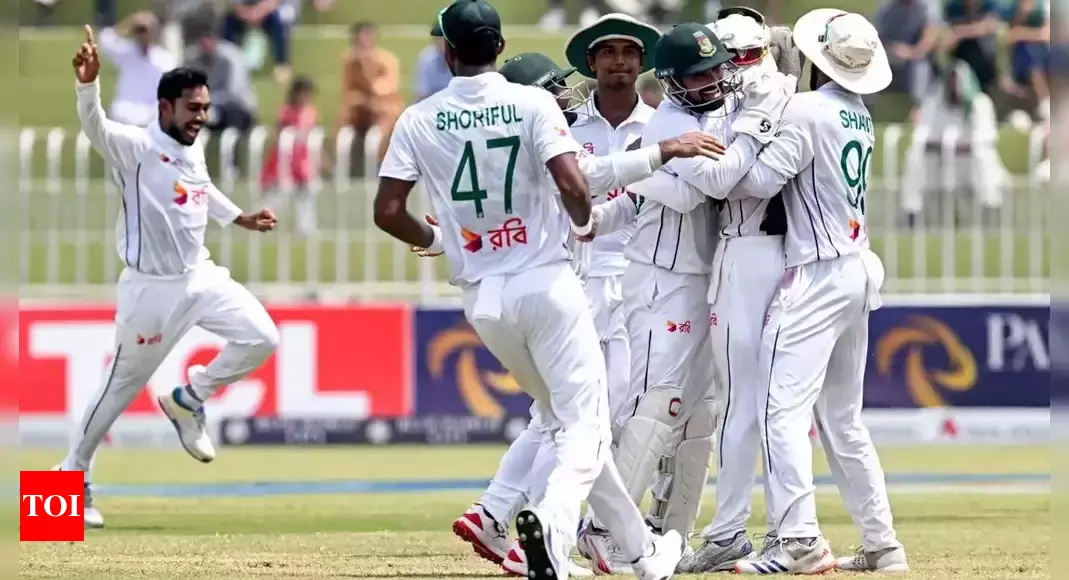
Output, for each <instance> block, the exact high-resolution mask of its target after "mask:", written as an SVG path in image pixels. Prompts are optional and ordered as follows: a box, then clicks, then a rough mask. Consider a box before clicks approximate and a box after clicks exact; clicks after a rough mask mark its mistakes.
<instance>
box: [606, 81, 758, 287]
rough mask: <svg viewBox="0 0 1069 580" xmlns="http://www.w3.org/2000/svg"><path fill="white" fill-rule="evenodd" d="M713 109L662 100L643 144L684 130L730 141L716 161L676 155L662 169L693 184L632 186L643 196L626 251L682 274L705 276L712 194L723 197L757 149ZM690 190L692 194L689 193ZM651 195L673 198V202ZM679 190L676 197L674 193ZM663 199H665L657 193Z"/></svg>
mask: <svg viewBox="0 0 1069 580" xmlns="http://www.w3.org/2000/svg"><path fill="white" fill-rule="evenodd" d="M716 115H717V113H715V112H714V113H712V114H707V115H697V114H694V113H692V112H690V111H687V110H685V109H682V108H680V107H679V106H678V105H676V104H675V103H673V102H671V101H670V100H668V99H665V100H664V101H663V102H661V105H660V106H659V107H657V110H656V112H654V114H653V117H652V118H651V119H650V121H649V123H648V124H647V126H646V131H645V132H644V133H643V136H642V142H643V144H649V143H653V142H656V141H660V140H662V139H667V138H671V137H678V136H679V135H682V134H683V133H685V132H687V131H697V130H701V131H705V132H708V133H711V134H713V135H716V136H717V137H718V138H720V140H721V141H722V142H724V143H731V145H730V147H729V148H728V152H727V154H726V155H724V156H723V157H722V158H721V159H719V160H715V161H714V160H710V159H698V158H696V159H675V160H672V161H670V162H669V163H668V164H667V165H666V166H665V167H664V168H662V169H661V171H663V172H665V173H667V174H668V175H669V176H671V177H673V178H674V179H678V180H681V181H686V182H687V183H688V184H689V185H691V186H692V187H680V188H667V189H662V188H657V189H658V191H656V192H651V191H649V190H648V189H647V188H646V187H643V185H649V184H652V183H657V182H658V181H661V180H660V179H658V177H661V176H657V177H655V178H653V179H651V180H647V181H646V182H643V184H636V185H635V186H634V187H633V190H634V191H635V192H636V193H638V194H640V195H642V196H643V197H644V200H643V203H642V206H641V209H640V210H639V214H638V227H637V229H636V232H635V234H634V236H632V238H631V242H630V243H629V244H628V245H627V249H626V250H625V252H624V255H625V257H626V258H627V259H629V260H631V261H634V262H638V263H641V264H650V265H654V266H657V267H660V268H665V269H668V270H672V271H674V272H679V273H682V274H708V273H709V271H710V265H711V263H712V257H713V249H714V243H715V236H716V224H717V216H716V208H715V205H714V200H713V199H711V198H717V199H724V198H726V197H727V196H728V194H729V193H730V192H731V190H732V188H734V187H735V185H736V184H737V183H738V181H739V180H740V179H741V178H742V176H743V175H745V172H746V171H747V170H748V169H749V168H750V166H751V165H753V163H754V160H755V159H756V157H757V152H758V150H759V148H760V146H759V143H758V142H757V141H756V140H754V139H752V138H751V137H749V136H748V135H739V136H737V137H736V138H735V141H734V142H732V141H730V140H729V139H728V137H729V136H730V135H729V134H727V133H726V132H725V129H727V127H728V126H729V125H730V121H729V120H728V119H725V118H724V117H722V116H716ZM688 192H692V193H690V194H688ZM647 193H651V194H654V196H655V197H661V195H662V194H663V195H666V196H672V197H676V198H680V196H682V197H681V198H680V199H675V200H674V202H673V203H672V204H671V206H670V205H669V204H667V203H662V201H653V200H652V199H651V198H650V196H648V195H646V194H647ZM677 194H678V195H677ZM661 199H662V200H663V201H666V200H665V198H663V197H661Z"/></svg>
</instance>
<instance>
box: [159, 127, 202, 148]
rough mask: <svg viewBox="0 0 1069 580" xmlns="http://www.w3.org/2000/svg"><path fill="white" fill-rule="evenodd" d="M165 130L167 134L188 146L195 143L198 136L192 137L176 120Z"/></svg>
mask: <svg viewBox="0 0 1069 580" xmlns="http://www.w3.org/2000/svg"><path fill="white" fill-rule="evenodd" d="M163 132H164V133H166V134H167V136H168V137H170V138H171V139H174V140H175V141H178V142H179V143H181V144H182V145H185V146H186V147H189V146H190V145H193V143H194V142H195V141H196V138H193V139H190V138H189V135H188V134H187V133H186V132H185V131H183V130H182V128H181V127H179V126H178V123H175V122H174V121H172V122H171V124H170V125H168V126H167V127H166V128H165V129H164V131H163Z"/></svg>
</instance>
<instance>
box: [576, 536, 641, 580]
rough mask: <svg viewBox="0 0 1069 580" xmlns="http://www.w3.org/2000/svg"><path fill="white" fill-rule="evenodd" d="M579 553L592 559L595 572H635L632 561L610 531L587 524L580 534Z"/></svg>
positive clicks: (607, 573)
mask: <svg viewBox="0 0 1069 580" xmlns="http://www.w3.org/2000/svg"><path fill="white" fill-rule="evenodd" d="M579 543H580V545H581V546H582V547H581V548H580V549H579V553H580V554H582V555H584V556H586V557H587V558H589V559H590V562H591V563H592V564H593V565H594V566H593V568H594V573H595V574H605V575H611V574H634V573H635V572H634V570H633V569H632V567H631V562H630V561H628V560H627V558H625V557H624V556H623V554H621V553H620V547H619V546H617V545H616V542H615V541H613V539H612V537H611V536H609V533H608V532H606V531H604V530H599V529H597V528H595V527H593V526H587V528H586V529H585V530H584V531H583V534H582V535H581V536H579Z"/></svg>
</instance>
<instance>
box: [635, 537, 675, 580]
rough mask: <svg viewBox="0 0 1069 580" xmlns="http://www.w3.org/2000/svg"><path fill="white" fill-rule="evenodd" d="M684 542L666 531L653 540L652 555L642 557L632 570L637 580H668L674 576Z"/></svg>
mask: <svg viewBox="0 0 1069 580" xmlns="http://www.w3.org/2000/svg"><path fill="white" fill-rule="evenodd" d="M685 545H686V542H684V541H683V536H681V535H679V532H677V531H675V530H668V531H667V532H665V534H664V535H663V536H657V537H656V538H655V539H654V540H653V553H651V554H650V555H649V556H643V557H642V558H639V560H638V561H637V562H635V563H634V565H633V566H632V568H634V570H635V576H638V580H668V579H669V578H671V577H672V575H673V574H675V571H676V566H678V565H679V560H680V559H681V558H682V557H683V549H684V546H685Z"/></svg>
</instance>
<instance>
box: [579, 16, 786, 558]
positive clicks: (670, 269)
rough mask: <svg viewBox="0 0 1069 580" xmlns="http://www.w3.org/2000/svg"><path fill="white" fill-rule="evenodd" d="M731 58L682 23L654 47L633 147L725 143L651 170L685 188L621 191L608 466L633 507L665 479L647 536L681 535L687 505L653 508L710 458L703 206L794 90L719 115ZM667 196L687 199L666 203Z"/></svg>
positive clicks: (693, 482) (603, 545)
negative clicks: (627, 359) (693, 137)
mask: <svg viewBox="0 0 1069 580" xmlns="http://www.w3.org/2000/svg"><path fill="white" fill-rule="evenodd" d="M732 58H733V54H732V53H731V52H729V51H728V50H727V49H726V48H725V47H724V46H723V44H722V43H721V42H720V41H719V40H718V39H717V38H716V36H715V35H714V34H713V33H712V31H711V30H709V29H708V27H706V26H704V25H701V24H697V23H688V24H681V25H679V26H676V27H675V28H673V29H672V30H671V31H670V32H668V33H667V34H666V35H665V36H664V37H663V38H662V39H661V41H660V42H659V43H658V45H657V48H656V51H655V56H654V62H655V69H656V75H657V76H658V78H659V80H660V81H661V83H662V87H663V88H664V89H665V93H666V99H665V101H664V102H663V103H661V105H660V107H659V108H658V109H657V111H656V113H655V114H654V116H653V118H652V119H651V120H650V122H649V123H648V124H647V129H646V131H645V133H644V135H643V143H645V142H646V141H647V140H656V139H659V138H663V137H667V136H670V135H678V134H680V133H683V132H685V131H690V130H694V129H699V130H704V131H708V132H711V133H712V134H713V135H717V136H718V137H720V138H721V141H723V142H725V143H729V142H730V143H731V145H730V147H728V149H727V152H726V154H725V156H724V157H723V158H722V159H720V160H719V161H710V162H709V163H704V162H703V160H698V159H695V160H684V161H683V162H682V163H679V162H672V163H669V164H667V165H666V166H665V168H664V169H662V171H663V172H667V173H669V174H670V175H674V176H675V177H676V178H678V179H681V180H684V181H686V182H687V183H689V184H690V185H692V186H693V187H692V188H687V189H683V188H671V187H670V188H657V187H651V186H649V184H650V183H651V182H652V181H653V180H646V181H644V182H640V183H638V184H635V185H633V186H631V188H630V189H631V191H633V192H634V193H636V194H638V195H640V196H642V197H643V198H644V199H645V203H644V204H643V205H642V208H641V210H640V211H639V214H638V231H637V233H636V234H635V236H634V237H633V238H632V240H631V242H630V244H629V245H628V247H627V250H626V255H627V257H628V258H629V260H630V265H629V266H628V269H627V272H626V273H625V275H624V307H625V309H626V312H627V314H626V320H627V327H628V332H629V336H630V342H631V350H632V354H633V357H632V365H631V369H632V370H631V376H632V386H633V388H634V389H635V394H634V396H633V398H632V401H633V402H632V408H631V412H632V417H630V419H629V420H628V421H627V423H626V425H625V427H624V429H623V433H622V434H621V436H620V440H619V447H618V449H617V453H616V462H617V465H618V467H619V468H620V472H621V474H622V475H623V476H624V481H625V483H626V484H627V486H628V491H629V493H630V494H631V498H632V501H634V502H636V503H638V502H639V501H640V500H641V499H642V496H643V495H644V494H645V492H646V490H647V489H648V488H649V487H650V484H651V483H652V480H653V478H654V475H655V472H656V469H657V468H658V466H659V465H660V468H661V471H662V472H663V473H664V477H662V478H661V480H660V481H659V484H658V487H657V488H656V489H655V490H654V497H655V501H654V504H655V505H654V509H653V510H652V511H651V513H650V516H649V517H648V518H647V519H648V520H649V521H650V523H651V525H653V526H654V527H655V528H657V527H661V529H672V530H676V531H678V532H680V533H683V534H686V533H688V532H689V529H688V528H689V526H690V525H692V524H693V520H694V518H695V517H696V515H697V509H698V506H697V504H696V503H693V504H687V505H677V506H671V508H670V509H666V510H662V509H660V507H659V506H661V505H662V504H663V501H659V500H665V499H667V493H668V492H669V489H670V487H672V486H681V487H690V488H694V489H695V493H693V494H687V495H688V497H699V498H700V495H701V492H700V489H701V488H703V487H704V485H705V479H706V477H707V473H708V464H709V455H710V453H711V452H712V445H713V442H712V438H713V433H714V428H715V424H716V420H715V409H714V408H713V402H712V398H711V394H712V393H711V390H712V369H711V362H710V360H709V357H708V354H707V353H709V348H710V347H709V344H708V336H709V323H708V320H709V305H708V302H707V301H706V294H707V292H708V288H709V272H710V264H711V263H712V256H713V248H714V235H715V234H714V231H715V208H714V206H713V203H712V201H713V199H724V198H726V197H727V195H728V193H729V192H730V191H731V189H732V188H733V187H734V186H735V184H736V183H737V182H738V181H739V180H740V179H741V178H742V176H743V175H745V173H746V171H747V170H748V169H749V167H750V165H751V164H752V163H753V162H754V161H755V159H756V157H757V152H758V150H759V149H760V146H761V144H762V142H764V141H766V140H767V139H769V138H771V137H772V135H773V133H774V126H773V122H772V121H773V120H775V119H778V118H779V110H781V109H782V107H783V106H784V105H785V104H786V101H787V98H788V96H789V94H790V93H791V92H793V86H794V80H793V79H788V78H786V77H783V78H782V79H780V82H779V83H778V84H777V83H774V82H771V83H768V87H765V88H762V89H761V90H762V91H765V92H763V93H762V92H761V91H759V90H758V89H757V88H756V87H754V88H753V89H752V90H753V94H752V95H748V96H747V99H746V102H744V103H743V107H742V108H740V109H739V110H738V111H736V112H732V114H731V116H730V117H727V118H725V116H726V115H727V114H728V110H727V109H726V108H725V106H726V104H727V103H728V102H730V103H732V104H737V103H738V102H739V101H737V100H735V99H730V101H729V97H730V95H731V94H732V93H733V92H737V91H738V90H739V89H740V85H741V81H740V79H739V77H738V75H737V74H736V73H737V67H735V66H734V65H733V64H732V63H731V60H732ZM728 128H730V130H728V131H726V132H724V131H725V129H728ZM736 133H737V134H738V137H737V138H735V134H736ZM755 136H756V137H755ZM732 139H733V141H732ZM674 192H681V193H683V194H687V193H688V192H689V193H690V194H689V195H684V197H683V198H679V199H667V198H666V197H665V196H666V195H670V194H672V193H674ZM680 456H687V457H688V459H686V460H680V459H679V458H680ZM689 457H693V458H700V459H695V460H694V461H691V460H690V459H689ZM665 458H668V459H665ZM673 458H674V459H675V460H679V461H683V463H686V464H687V465H695V466H699V467H701V469H700V472H698V473H695V472H693V471H688V472H685V473H684V472H683V471H681V470H679V469H677V467H678V465H675V462H674V461H673ZM583 540H584V542H583V544H581V546H582V548H583V552H584V554H585V555H587V556H588V557H589V558H591V560H592V561H594V562H595V563H596V564H597V567H598V568H599V569H602V570H605V569H606V568H607V569H608V570H609V571H611V572H614V573H625V572H626V571H627V562H626V559H624V558H621V557H620V556H619V554H618V553H617V550H616V547H615V546H614V545H613V542H612V539H611V538H610V537H609V535H608V534H605V533H604V532H603V531H602V530H601V529H600V526H598V522H597V521H595V522H593V523H592V525H590V526H588V527H587V529H586V531H585V533H584V535H583Z"/></svg>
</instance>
